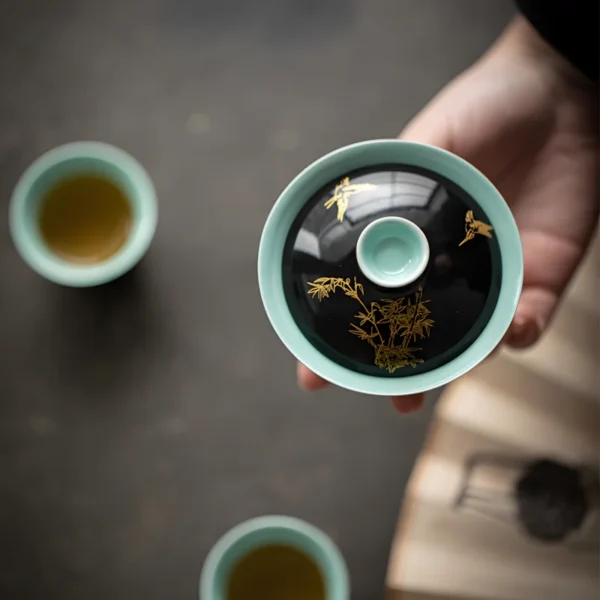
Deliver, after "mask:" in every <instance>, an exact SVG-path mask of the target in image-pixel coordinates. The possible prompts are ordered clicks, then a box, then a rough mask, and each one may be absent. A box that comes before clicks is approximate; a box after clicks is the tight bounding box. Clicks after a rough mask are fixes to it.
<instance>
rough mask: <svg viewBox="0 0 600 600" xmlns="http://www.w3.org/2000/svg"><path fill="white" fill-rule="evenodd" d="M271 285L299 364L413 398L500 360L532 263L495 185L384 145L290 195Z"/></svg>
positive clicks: (264, 265) (273, 231)
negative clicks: (525, 262)
mask: <svg viewBox="0 0 600 600" xmlns="http://www.w3.org/2000/svg"><path fill="white" fill-rule="evenodd" d="M267 252H268V255H267V254H266V253H267ZM259 279H260V284H261V292H262V295H263V301H264V303H265V307H266V309H267V313H268V314H269V317H270V318H271V322H272V323H273V325H274V327H275V329H276V331H277V332H278V334H279V335H280V337H281V338H282V340H283V341H284V342H285V343H286V345H287V346H288V348H290V350H291V351H292V352H293V353H294V354H295V355H296V357H297V358H298V359H299V360H301V361H303V362H305V364H307V365H308V366H309V367H310V368H311V369H313V370H314V371H316V372H317V373H319V374H320V375H322V376H323V377H325V378H326V379H328V380H330V381H333V382H335V383H337V384H339V385H342V386H344V387H349V388H351V389H357V390H359V391H364V392H370V393H382V394H401V393H410V392H414V391H423V390H426V389H431V388H432V387H436V386H437V385H441V384H443V383H446V382H447V381H450V380H452V379H453V378H455V377H457V376H458V375H460V374H462V373H464V372H465V371H467V370H469V369H470V368H472V367H473V366H474V365H475V364H477V363H478V362H479V361H480V360H482V359H483V358H485V356H487V354H489V352H491V350H493V348H494V347H495V346H496V344H497V343H498V342H499V341H500V339H501V337H502V335H503V334H504V332H505V331H506V329H507V327H508V325H509V324H510V320H511V319H512V316H513V314H514V310H515V308H516V304H517V302H518V298H519V294H520V289H521V282H522V256H521V248H520V242H519V236H518V231H517V229H516V225H515V223H514V220H513V218H512V215H511V213H510V210H509V209H508V207H507V206H506V204H505V203H504V201H503V199H502V198H501V196H500V195H499V194H498V192H497V191H496V190H495V188H494V187H493V186H492V184H491V183H490V182H489V181H488V180H487V179H486V178H485V177H484V176H483V175H482V174H481V173H479V172H478V171H477V170H476V169H474V168H473V167H472V166H471V165H469V164H468V163H466V162H465V161H462V160H461V159H460V158H458V157H456V156H454V155H452V154H450V153H448V152H444V151H442V150H438V149H436V148H431V147H428V146H423V145H418V144H411V143H407V142H400V141H395V140H393V141H392V140H384V141H375V142H365V143H363V144H356V145H354V146H350V147H347V148H343V149H341V150H339V151H336V152H334V153H332V154H330V155H328V156H326V157H324V158H323V159H321V160H320V161H317V162H316V163H315V164H313V165H312V166H311V167H309V168H308V169H307V170H306V171H304V172H303V173H302V174H301V175H300V176H299V177H298V178H297V179H296V180H295V181H294V182H292V184H290V186H289V187H288V188H287V189H286V190H285V191H284V193H283V194H282V196H281V198H280V199H279V200H278V202H277V204H276V206H275V207H274V209H273V212H272V213H271V216H270V218H269V221H268V222H267V225H266V227H265V231H264V234H263V239H262V240H261V250H260V260H259Z"/></svg>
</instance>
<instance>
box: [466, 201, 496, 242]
mask: <svg viewBox="0 0 600 600" xmlns="http://www.w3.org/2000/svg"><path fill="white" fill-rule="evenodd" d="M493 229H494V228H493V227H492V226H491V225H488V224H487V223H483V222H482V221H477V220H476V219H475V215H473V211H472V210H469V211H467V214H466V216H465V231H466V235H465V239H464V240H463V241H462V242H461V243H460V244H459V246H462V245H463V244H466V243H467V242H468V241H469V240H472V239H473V238H474V237H475V235H476V234H479V235H484V236H485V237H487V238H491V237H492V234H491V231H492V230H493Z"/></svg>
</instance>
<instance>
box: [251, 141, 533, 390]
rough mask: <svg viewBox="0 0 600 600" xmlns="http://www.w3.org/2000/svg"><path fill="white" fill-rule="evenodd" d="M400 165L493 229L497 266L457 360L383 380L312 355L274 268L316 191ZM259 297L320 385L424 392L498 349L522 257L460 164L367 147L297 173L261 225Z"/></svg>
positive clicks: (507, 217) (485, 188) (423, 153)
mask: <svg viewBox="0 0 600 600" xmlns="http://www.w3.org/2000/svg"><path fill="white" fill-rule="evenodd" d="M381 164H385V165H389V164H400V165H408V166H414V167H421V168H425V169H429V170H431V171H433V172H435V173H438V174H439V175H441V176H443V177H445V178H447V179H449V180H450V181H452V182H454V183H455V184H456V185H458V186H459V187H461V188H462V189H463V190H464V191H465V192H467V193H468V194H469V195H470V196H471V197H472V198H473V199H474V200H475V201H476V202H477V203H478V204H479V205H480V206H481V207H482V208H483V209H484V210H485V212H486V214H487V216H488V217H489V219H490V222H491V223H492V224H493V226H494V233H495V237H496V239H497V240H498V245H499V247H500V254H501V260H502V279H501V287H500V294H499V296H498V302H497V304H496V308H495V309H494V312H493V313H492V316H491V317H490V320H489V321H488V323H487V325H486V326H485V328H484V330H483V331H482V333H481V335H480V336H479V337H478V338H477V339H476V340H475V341H474V342H473V344H471V346H469V347H468V348H467V349H466V350H465V351H464V352H463V353H462V354H461V355H459V356H457V357H456V358H455V359H453V360H452V361H450V362H448V363H446V364H444V365H442V366H441V367H439V368H438V369H435V370H433V371H429V372H427V373H420V374H418V375H412V376H411V375H408V376H406V377H402V378H394V379H391V378H390V379H388V378H383V377H373V376H371V375H365V374H362V373H356V372H354V371H350V370H348V369H346V368H344V367H342V366H340V365H338V364H337V363H335V362H333V361H332V360H331V359H330V358H328V357H326V356H324V355H323V354H321V352H319V351H318V350H317V349H316V348H315V347H314V346H313V345H312V344H311V343H310V342H309V341H308V340H307V339H306V338H305V337H304V335H302V333H301V331H300V329H299V328H298V326H297V325H296V323H295V321H294V319H293V317H292V314H291V313H290V310H289V308H288V306H287V303H286V299H285V295H284V291H283V276H282V260H283V250H284V245H285V241H286V238H287V236H288V233H289V231H290V228H291V226H292V224H293V222H294V220H295V218H296V216H297V215H298V212H299V211H300V210H301V209H302V208H303V206H304V205H305V203H306V202H307V201H308V200H309V199H310V198H311V197H312V196H313V195H314V194H315V193H316V192H317V191H318V190H319V189H321V188H322V187H323V186H324V185H326V184H327V183H329V182H331V181H333V180H335V179H336V178H339V177H340V176H342V175H344V174H345V173H348V172H351V171H353V170H355V169H360V168H364V167H371V166H376V165H381ZM258 282H259V287H260V294H261V297H262V301H263V304H264V307H265V310H266V313H267V316H268V318H269V320H270V321H271V325H272V326H273V328H274V329H275V332H276V333H277V335H278V336H279V337H280V338H281V340H282V341H283V343H284V344H285V345H286V347H287V348H288V350H289V351H290V352H291V353H292V354H293V355H294V356H295V357H296V358H297V359H298V360H299V361H300V362H302V363H304V364H305V365H306V366H307V367H308V368H309V369H310V370H311V371H313V372H315V373H316V374H317V375H319V376H320V377H322V378H323V379H326V380H327V381H329V382H331V383H333V384H335V385H338V386H341V387H344V388H347V389H349V390H353V391H356V392H362V393H365V394H375V395H382V396H396V395H405V394H414V393H419V392H425V391H428V390H432V389H435V388H437V387H440V386H443V385H445V384H447V383H449V382H450V381H452V380H454V379H456V378H457V377H460V376H461V375H463V374H464V373H466V372H467V371H470V370H471V369H472V368H473V367H475V366H476V365H477V364H479V363H480V362H481V361H482V360H484V359H485V358H486V357H487V356H488V355H489V354H490V353H491V352H492V351H493V350H494V348H495V347H496V346H497V345H498V344H499V343H500V341H501V340H502V337H503V336H504V334H505V333H506V331H507V329H508V327H509V325H510V323H511V321H512V318H513V316H514V313H515V310H516V308H517V304H518V302H519V297H520V294H521V288H522V285H523V252H522V248H521V241H520V238H519V232H518V229H517V225H516V223H515V220H514V218H513V215H512V213H511V211H510V209H509V207H508V205H507V204H506V202H505V201H504V199H503V198H502V196H501V195H500V193H499V192H498V191H497V190H496V188H495V187H494V185H493V184H492V183H491V182H490V181H489V180H488V179H487V178H486V177H485V176H484V175H483V174H482V173H481V172H480V171H478V170H477V169H476V168H475V167H473V166H472V165H471V164H469V163H468V162H466V161H465V160H463V159H462V158H460V157H458V156H456V155H454V154H452V153H450V152H447V151H445V150H441V149H440V148H435V147H433V146H427V145H424V144H417V143H415V142H405V141H400V140H371V141H366V142H360V143H358V144H352V145H350V146H345V147H343V148H340V149H338V150H335V151H334V152H331V153H330V154H327V155H325V156H323V157H322V158H320V159H319V160H317V161H316V162H314V163H313V164H311V165H310V166H308V167H307V168H306V169H304V171H302V172H301V173H300V174H299V175H298V176H297V177H296V178H295V179H294V180H293V181H292V182H291V183H290V184H289V185H288V186H287V187H286V188H285V190H284V191H283V192H282V194H281V195H280V196H279V198H278V200H277V202H276V203H275V205H274V206H273V209H272V210H271V213H270V214H269V217H268V219H267V222H266V224H265V227H264V229H263V233H262V237H261V240H260V247H259V252H258Z"/></svg>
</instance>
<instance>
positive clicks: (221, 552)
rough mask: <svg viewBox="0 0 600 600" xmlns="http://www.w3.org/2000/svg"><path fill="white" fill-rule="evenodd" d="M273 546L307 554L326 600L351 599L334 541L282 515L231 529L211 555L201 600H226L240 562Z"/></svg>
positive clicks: (204, 571) (200, 587)
mask: <svg viewBox="0 0 600 600" xmlns="http://www.w3.org/2000/svg"><path fill="white" fill-rule="evenodd" d="M270 544H289V545H291V546H292V547H294V548H297V549H298V550H300V551H302V552H305V553H306V554H307V555H308V556H309V557H310V558H312V560H314V561H315V564H317V566H318V567H319V569H320V571H321V574H322V576H323V578H324V580H325V586H326V590H327V600H348V599H349V598H350V577H349V575H348V569H347V567H346V563H345V561H344V557H343V556H342V553H341V552H340V550H339V549H338V547H337V546H336V545H335V543H334V542H333V540H332V539H331V538H329V537H328V536H327V535H325V533H323V532H322V531H321V530H320V529H318V528H317V527H315V526H314V525H310V524H309V523H307V522H305V521H302V520H300V519H296V518H294V517H286V516H283V515H267V516H263V517H256V518H254V519H250V520H249V521H245V522H243V523H240V524H239V525H236V526H235V527H234V528H233V529H230V530H229V531H228V532H227V533H225V535H223V537H221V538H220V539H219V540H218V542H217V543H216V544H215V545H214V546H213V548H212V549H211V551H210V552H209V553H208V556H207V557H206V560H205V561H204V565H203V566H202V571H201V574H200V581H199V584H198V596H199V599H200V600H226V597H225V595H224V591H225V589H226V578H224V575H227V574H228V573H229V572H230V570H231V569H232V568H233V567H234V566H235V564H236V562H237V560H239V559H240V558H241V557H242V556H244V555H245V554H247V553H248V552H251V551H252V550H254V549H255V548H259V547H262V546H265V545H270Z"/></svg>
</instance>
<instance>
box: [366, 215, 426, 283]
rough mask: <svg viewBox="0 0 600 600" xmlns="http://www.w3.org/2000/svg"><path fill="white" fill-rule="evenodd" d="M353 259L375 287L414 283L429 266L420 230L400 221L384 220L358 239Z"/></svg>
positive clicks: (424, 241)
mask: <svg viewBox="0 0 600 600" xmlns="http://www.w3.org/2000/svg"><path fill="white" fill-rule="evenodd" d="M356 258H357V260H358V266H359V267H360V270H361V271H362V272H363V275H364V276H365V277H367V278H368V279H370V280H371V281H372V282H373V283H374V284H376V285H379V286H381V287H386V288H399V287H403V286H406V285H409V284H411V283H413V282H414V281H415V280H417V279H418V278H419V277H420V276H421V275H422V274H423V272H424V271H425V269H426V267H427V263H428V262H429V243H428V242H427V237H426V236H425V234H424V233H423V231H422V230H421V228H420V227H418V226H417V225H415V224H414V223H413V222H412V221H409V220H408V219H403V218H401V217H383V218H381V219H377V220H376V221H373V222H372V223H371V224H369V225H368V226H367V227H365V229H364V230H363V232H362V233H361V234H360V237H359V238H358V244H357V246H356Z"/></svg>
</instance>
